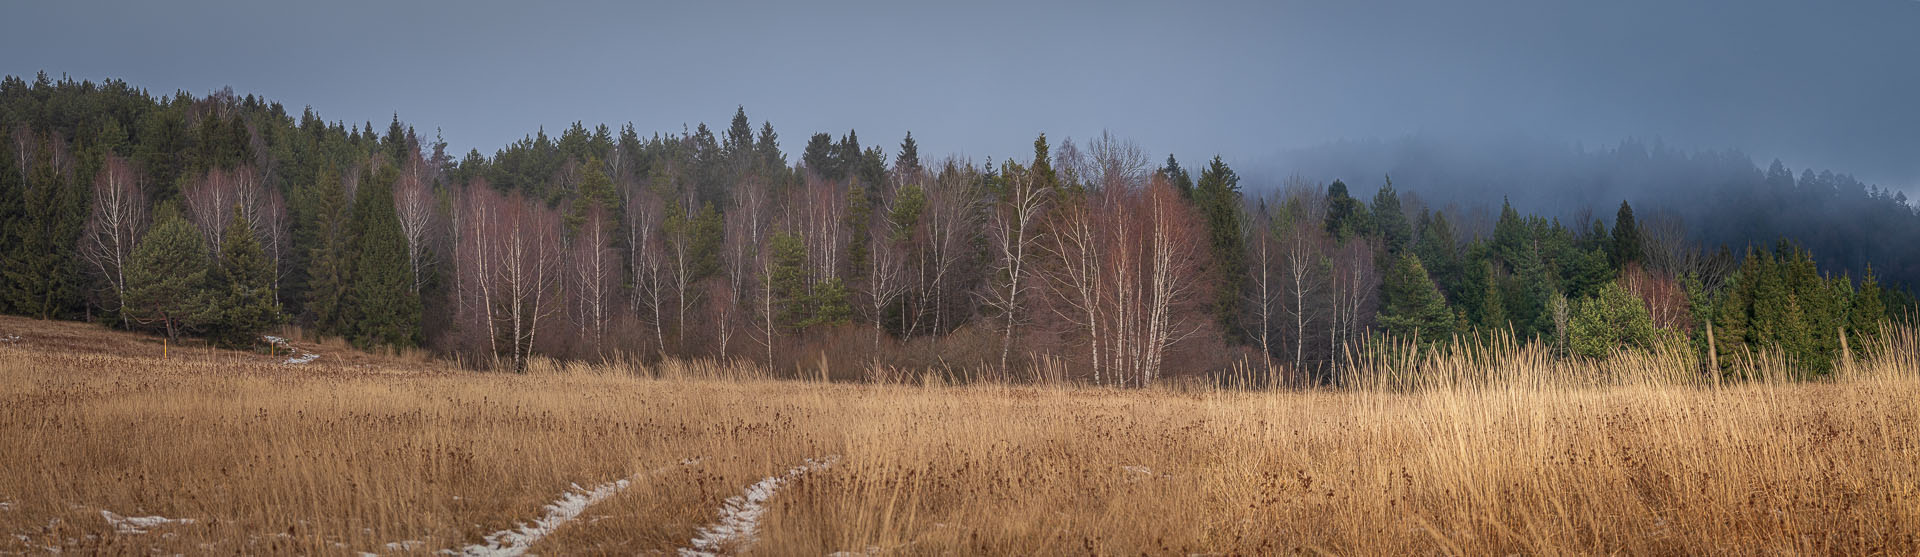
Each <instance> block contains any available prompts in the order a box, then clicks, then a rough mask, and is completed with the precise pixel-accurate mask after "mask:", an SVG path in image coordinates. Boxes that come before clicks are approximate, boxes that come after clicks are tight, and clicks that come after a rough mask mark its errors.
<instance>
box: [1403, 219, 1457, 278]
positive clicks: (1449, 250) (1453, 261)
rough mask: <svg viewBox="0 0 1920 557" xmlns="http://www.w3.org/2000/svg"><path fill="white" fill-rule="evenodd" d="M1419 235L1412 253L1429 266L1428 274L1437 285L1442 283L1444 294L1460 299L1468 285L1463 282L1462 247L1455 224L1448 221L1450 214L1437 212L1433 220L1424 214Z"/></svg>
mask: <svg viewBox="0 0 1920 557" xmlns="http://www.w3.org/2000/svg"><path fill="white" fill-rule="evenodd" d="M1419 235H1420V239H1419V240H1418V241H1416V242H1415V243H1414V245H1413V254H1414V255H1415V256H1418V257H1419V258H1420V261H1421V263H1422V264H1424V265H1426V266H1427V273H1428V274H1431V275H1433V280H1434V282H1437V283H1440V287H1441V290H1442V291H1443V292H1445V293H1446V294H1448V295H1450V296H1454V297H1456V298H1458V297H1459V295H1460V292H1461V291H1462V290H1464V289H1465V286H1466V285H1465V284H1463V283H1462V278H1463V277H1462V275H1461V273H1462V271H1463V269H1462V268H1461V263H1460V251H1459V250H1460V248H1459V245H1458V244H1456V243H1455V240H1454V237H1453V225H1452V224H1451V223H1448V222H1447V214H1446V213H1445V212H1435V213H1433V215H1432V217H1430V218H1429V217H1428V216H1427V215H1426V214H1424V213H1423V214H1421V216H1420V233H1419Z"/></svg>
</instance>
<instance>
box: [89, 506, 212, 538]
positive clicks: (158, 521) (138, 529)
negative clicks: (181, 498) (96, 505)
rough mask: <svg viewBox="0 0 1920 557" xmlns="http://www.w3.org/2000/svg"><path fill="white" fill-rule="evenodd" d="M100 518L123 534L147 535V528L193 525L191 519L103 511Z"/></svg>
mask: <svg viewBox="0 0 1920 557" xmlns="http://www.w3.org/2000/svg"><path fill="white" fill-rule="evenodd" d="M100 517H101V518H105V519H107V524H109V525H112V526H113V531H115V532H119V533H121V534H145V533H147V530H146V529H147V528H152V527H155V526H165V525H168V524H193V522H194V520H193V519H191V518H167V517H164V516H120V515H117V514H114V513H113V511H109V510H104V509H103V510H101V511H100Z"/></svg>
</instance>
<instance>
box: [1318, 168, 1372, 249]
mask: <svg viewBox="0 0 1920 557" xmlns="http://www.w3.org/2000/svg"><path fill="white" fill-rule="evenodd" d="M1371 220H1372V219H1371V218H1369V217H1368V216H1367V206H1366V204H1364V203H1361V202H1360V200H1358V199H1354V198H1353V196H1351V195H1348V194H1347V183H1346V182H1342V181H1339V180H1334V181H1333V184H1331V185H1328V186H1327V234H1328V235H1331V236H1333V238H1334V240H1336V241H1344V240H1346V239H1347V238H1352V237H1354V236H1360V235H1363V234H1366V233H1367V228H1368V225H1369V224H1371V222H1370V221H1371Z"/></svg>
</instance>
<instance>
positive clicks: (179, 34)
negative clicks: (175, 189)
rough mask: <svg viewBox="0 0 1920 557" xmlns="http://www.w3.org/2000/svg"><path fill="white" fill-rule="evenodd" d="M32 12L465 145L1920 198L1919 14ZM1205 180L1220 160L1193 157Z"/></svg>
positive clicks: (7, 52) (94, 71)
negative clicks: (669, 138)
mask: <svg viewBox="0 0 1920 557" xmlns="http://www.w3.org/2000/svg"><path fill="white" fill-rule="evenodd" d="M820 4H822V5H815V3H812V2H769V3H764V4H762V3H753V4H744V3H733V2H673V3H668V4H666V5H629V3H624V2H620V3H615V2H606V3H584V2H582V3H574V2H540V3H528V4H507V3H452V2H444V3H443V2H367V3H358V2H305V3H281V2H202V1H177V2H124V3H102V2H91V1H73V0H67V1H59V2H32V3H9V4H8V5H7V6H5V7H4V9H3V11H4V13H6V18H5V19H6V24H5V32H4V33H0V72H4V73H10V74H16V75H28V76H30V75H32V74H33V73H34V72H36V71H39V70H46V71H48V72H49V73H52V74H54V75H56V76H57V75H59V74H62V73H65V74H68V75H71V76H72V77H75V78H80V79H95V80H97V79H101V78H107V77H117V78H122V79H125V80H127V81H128V82H130V83H132V84H133V85H136V86H140V87H146V88H148V89H149V90H151V91H153V92H155V93H164V92H171V91H173V90H175V89H186V90H188V91H191V92H195V93H205V92H208V91H211V90H215V89H218V88H220V87H222V86H229V85H230V86H232V87H233V88H234V90H235V91H237V92H240V93H242V94H245V93H256V94H260V95H264V96H265V97H267V98H270V99H274V100H278V101H281V102H283V103H285V104H286V105H287V106H288V109H289V110H290V111H293V112H296V113H297V112H298V110H299V109H300V107H302V106H306V105H311V106H312V107H314V109H315V110H317V111H319V112H320V113H321V115H322V116H323V117H325V118H326V119H328V120H346V121H348V122H364V121H368V120H371V121H373V122H375V123H376V124H383V123H384V122H386V121H387V119H389V118H390V116H391V114H392V113H394V112H398V113H399V114H400V117H401V119H402V120H403V121H406V122H408V123H410V124H412V125H414V126H415V127H416V128H418V129H419V130H420V131H421V132H422V133H424V134H426V135H429V136H430V135H431V134H432V132H433V130H434V129H435V128H442V129H444V131H445V137H446V139H447V140H448V141H449V142H451V143H452V144H453V146H454V147H455V148H457V149H458V150H460V151H463V152H464V151H465V150H466V149H467V148H469V147H478V148H480V150H481V151H482V152H485V153H489V154H491V153H492V152H493V150H494V149H496V148H498V147H499V146H501V145H503V144H505V143H507V142H510V141H512V140H514V139H517V138H519V137H521V136H522V135H525V134H528V133H530V132H532V131H533V130H534V129H536V128H538V127H540V126H545V127H546V128H547V129H548V130H550V131H557V130H558V129H560V128H563V127H564V126H565V125H566V124H568V123H570V122H573V121H575V120H583V121H585V122H587V123H588V124H589V125H591V124H593V123H598V122H606V123H611V124H616V125H617V124H619V123H624V122H633V123H634V125H635V126H637V127H638V128H639V129H641V130H642V131H652V130H676V131H677V130H679V129H680V127H681V125H682V124H686V125H688V126H691V125H693V124H695V123H698V122H700V121H706V122H709V123H710V125H715V126H716V127H719V126H724V123H725V121H726V120H727V118H729V117H730V116H731V115H732V113H733V109H734V106H735V105H745V106H746V108H747V112H748V116H749V117H750V118H752V119H753V120H754V121H755V123H756V126H757V124H758V122H759V121H761V120H763V119H768V120H772V121H773V123H774V126H775V128H776V130H777V131H779V132H780V134H781V138H782V141H781V144H782V147H783V148H784V149H785V150H786V151H787V152H788V153H789V154H792V153H795V152H797V151H798V150H799V148H800V147H802V146H803V145H804V144H805V141H806V137H807V136H808V135H810V134H811V133H813V132H815V131H832V132H834V133H835V135H836V136H838V134H840V133H844V132H845V130H846V129H848V128H856V129H858V130H859V132H860V135H861V139H862V140H863V141H864V142H865V143H867V144H874V143H879V144H880V145H882V146H884V147H885V148H886V149H887V150H888V152H889V153H891V152H892V151H893V149H894V146H895V145H896V144H897V143H898V142H899V139H900V136H901V135H902V134H903V133H904V132H905V131H907V130H909V129H911V130H912V131H913V132H914V137H915V138H916V139H918V140H919V141H920V142H921V145H922V153H923V154H943V153H961V154H965V155H968V156H971V157H973V158H975V159H984V158H985V157H987V156H993V157H995V158H1004V157H1007V156H1009V155H1012V156H1021V157H1024V156H1025V155H1026V154H1028V153H1030V142H1031V140H1032V138H1033V135H1034V134H1035V133H1036V132H1039V131H1046V132H1047V133H1048V134H1049V136H1050V137H1062V136H1073V137H1086V136H1089V135H1094V134H1097V133H1099V132H1100V131H1101V130H1102V129H1110V130H1112V131H1113V132H1114V133H1116V134H1118V135H1121V136H1124V137H1129V138H1133V139H1135V140H1137V141H1139V142H1140V143H1141V144H1142V145H1143V146H1144V147H1145V148H1146V149H1147V150H1148V151H1149V152H1151V153H1154V154H1155V157H1156V159H1157V158H1158V157H1162V156H1164V154H1165V153H1167V152H1174V153H1178V154H1179V155H1181V157H1182V158H1183V159H1199V158H1202V157H1204V156H1208V155H1211V154H1213V153H1220V154H1223V155H1225V156H1226V157H1227V158H1228V160H1229V161H1236V160H1237V161H1248V162H1252V161H1254V160H1256V159H1260V158H1263V157H1266V156H1268V155H1270V154H1272V153H1276V152H1279V151H1282V150H1286V149H1290V148H1295V147H1302V146H1307V145H1313V144H1318V143H1322V142H1327V141H1332V140H1338V139H1369V138H1393V137H1398V136H1402V135H1405V134H1409V133H1429V134H1441V135H1445V134H1453V133H1508V132H1517V133H1527V134H1535V135H1541V136H1550V137H1557V138H1564V139H1566V140H1570V141H1583V142H1586V143H1588V144H1590V145H1592V144H1608V145H1610V144H1613V143H1615V142H1617V141H1619V140H1621V139H1623V138H1627V137H1635V138H1642V139H1654V138H1660V139H1664V140H1665V141H1666V142H1667V143H1668V144H1672V145H1679V146H1685V147H1691V148H1714V149H1721V148H1738V149H1741V150H1744V151H1746V152H1747V153H1749V154H1751V155H1753V156H1754V157H1755V158H1756V159H1759V160H1760V162H1761V163H1762V164H1764V163H1765V161H1766V160H1768V159H1771V158H1774V157H1778V158H1781V159H1783V160H1785V161H1786V162H1787V163H1788V164H1789V165H1790V166H1793V167H1795V168H1803V167H1807V166H1814V167H1823V168H1833V169H1835V170H1843V171H1848V172H1852V173H1854V174H1855V175H1857V176H1859V177H1860V178H1862V179H1863V180H1865V181H1868V182H1872V183H1879V184H1882V185H1888V186H1894V187H1899V188H1905V189H1907V190H1908V191H1916V190H1920V188H1916V187H1915V186H1920V107H1916V106H1915V103H1916V102H1920V1H1915V0H1817V1H1816V0H1701V1H1690V0H1663V1H1646V0H1626V1H1620V0H1609V1H1580V2H1573V1H1558V0H1545V1H1542V0H1504V1H1495V0H1448V1H1433V0H1393V1H1364V0H1361V1H1316V2H1223V3H1213V2H1178V3H1176V2H1152V3H1115V2H1090V3H1046V4H1040V3H1037V2H1036V3H1034V4H1037V5H1029V3H1028V2H1008V3H984V2H943V3H917V2H915V3H909V2H870V3H845V4H841V3H834V4H832V5H825V4H826V3H820ZM1195 162H1197V161H1195Z"/></svg>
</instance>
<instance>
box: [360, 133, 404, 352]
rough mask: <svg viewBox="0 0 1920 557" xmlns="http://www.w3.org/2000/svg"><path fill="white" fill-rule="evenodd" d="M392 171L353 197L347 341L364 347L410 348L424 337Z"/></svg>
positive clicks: (368, 182) (382, 173) (384, 171)
mask: <svg viewBox="0 0 1920 557" xmlns="http://www.w3.org/2000/svg"><path fill="white" fill-rule="evenodd" d="M394 173H395V171H394V170H393V168H392V167H390V166H389V167H383V168H381V170H380V172H379V174H378V175H376V176H374V177H373V178H372V179H370V180H366V183H363V184H361V186H360V190H359V191H358V192H357V194H356V196H355V199H354V207H353V221H354V227H353V231H354V233H355V234H354V242H353V245H354V252H355V255H356V256H357V257H356V258H355V260H354V265H353V275H352V277H353V280H352V283H351V285H350V286H349V288H348V289H347V304H348V306H349V307H348V311H346V312H345V313H346V314H347V315H348V316H350V319H351V321H350V322H349V324H350V326H349V327H348V330H347V337H348V339H350V340H352V341H353V343H354V344H355V345H358V346H360V347H361V348H369V347H372V346H376V345H389V346H411V345H413V344H414V343H415V342H416V340H417V339H418V338H419V335H420V298H419V297H418V296H417V295H416V294H414V292H413V270H412V267H411V266H410V265H409V264H408V262H407V243H406V238H405V237H403V236H402V235H401V234H400V219H399V217H398V216H397V215H396V214H395V213H394V208H393V186H392V184H393V181H394V177H395V176H394Z"/></svg>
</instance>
